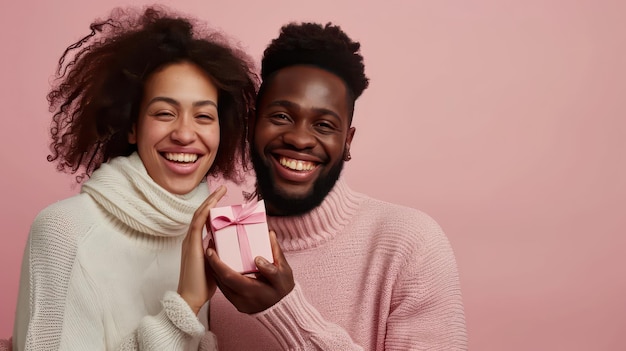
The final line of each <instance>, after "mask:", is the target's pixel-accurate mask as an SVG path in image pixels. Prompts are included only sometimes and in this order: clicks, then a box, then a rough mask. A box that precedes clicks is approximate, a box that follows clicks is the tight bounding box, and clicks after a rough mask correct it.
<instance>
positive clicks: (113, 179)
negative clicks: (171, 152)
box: [81, 152, 209, 237]
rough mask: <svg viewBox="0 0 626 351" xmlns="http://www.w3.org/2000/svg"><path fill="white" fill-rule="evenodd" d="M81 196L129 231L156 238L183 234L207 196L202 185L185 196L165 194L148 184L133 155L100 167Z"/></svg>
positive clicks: (206, 190) (152, 184)
mask: <svg viewBox="0 0 626 351" xmlns="http://www.w3.org/2000/svg"><path fill="white" fill-rule="evenodd" d="M81 192H82V193H87V194H89V195H90V196H91V197H92V198H93V199H94V201H96V202H97V203H98V204H99V205H100V206H102V208H104V210H105V211H106V212H108V213H109V214H110V215H111V216H113V217H115V218H116V219H118V220H119V221H120V222H122V223H123V224H125V225H126V226H128V227H129V228H131V229H132V230H135V231H138V232H140V233H145V234H149V235H154V236H160V237H173V236H180V235H183V234H186V232H187V228H188V227H189V224H190V223H191V219H192V217H193V214H194V212H195V210H196V209H197V208H198V207H199V206H200V204H201V203H202V201H204V200H205V199H206V198H207V196H208V195H209V189H208V186H207V184H206V183H204V182H203V183H200V185H198V187H196V188H195V189H194V190H192V191H191V192H190V193H188V194H185V195H176V194H172V193H170V192H168V191H167V190H165V189H163V188H162V187H161V186H160V185H158V184H157V183H155V182H154V180H152V178H151V177H150V176H149V175H148V172H147V171H146V168H145V167H144V165H143V162H142V161H141V158H139V155H138V154H137V153H136V152H135V153H133V154H131V155H130V156H128V157H123V156H122V157H116V158H113V159H112V160H110V161H108V162H106V163H103V164H102V165H101V166H100V168H98V169H97V170H96V171H94V172H93V174H92V175H91V177H90V178H89V180H87V181H86V182H85V183H84V184H83V186H82V188H81Z"/></svg>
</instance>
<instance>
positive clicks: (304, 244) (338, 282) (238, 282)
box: [207, 23, 467, 350]
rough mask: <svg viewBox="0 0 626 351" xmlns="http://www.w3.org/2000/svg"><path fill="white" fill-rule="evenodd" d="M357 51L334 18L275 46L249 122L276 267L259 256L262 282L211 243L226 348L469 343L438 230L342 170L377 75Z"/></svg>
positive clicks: (296, 29) (214, 326) (215, 311)
mask: <svg viewBox="0 0 626 351" xmlns="http://www.w3.org/2000/svg"><path fill="white" fill-rule="evenodd" d="M359 48H360V44H359V43H357V42H354V41H352V40H351V39H350V38H349V37H348V36H347V35H346V34H345V33H344V32H343V31H342V30H341V29H340V28H339V27H337V26H333V25H331V24H327V25H326V26H321V25H318V24H313V23H304V24H289V25H287V26H284V27H283V28H282V29H281V33H280V35H279V37H278V38H276V39H274V40H273V41H272V43H271V44H270V45H269V47H268V48H267V49H266V50H265V52H264V57H263V60H262V70H261V77H262V79H263V83H262V85H261V88H260V91H259V95H258V101H257V115H256V118H255V119H254V120H253V121H251V123H250V129H249V130H250V133H251V135H250V145H251V153H252V160H253V164H254V168H255V171H256V174H257V190H258V193H259V195H260V197H262V198H263V199H264V200H265V203H266V207H267V213H268V224H269V227H270V230H271V233H270V237H271V240H272V244H273V253H274V263H273V264H272V263H269V262H267V261H266V260H264V259H262V258H260V257H257V259H256V261H255V262H256V264H257V266H258V268H259V271H260V274H258V276H257V279H254V278H250V277H246V276H242V275H240V274H237V273H236V272H234V271H232V270H231V269H230V268H228V267H226V266H225V265H224V264H223V263H222V262H221V261H220V260H219V258H218V257H217V255H215V253H214V251H212V249H209V250H208V251H207V259H208V263H209V266H210V268H211V271H212V272H213V275H214V277H215V279H216V282H217V284H218V286H219V287H220V290H221V292H222V294H223V295H222V294H220V293H216V294H215V296H214V298H213V299H212V300H211V304H210V319H211V320H210V328H211V330H212V331H213V332H214V333H215V334H216V335H217V338H218V344H219V347H220V350H253V349H254V350H278V349H290V350H385V349H387V350H392V349H393V350H464V349H466V348H467V337H466V330H465V319H464V312H463V304H462V299H461V292H460V288H459V278H458V273H457V268H456V262H455V259H454V254H453V252H452V249H451V247H450V244H449V242H448V240H447V239H446V237H445V235H444V234H443V232H442V231H441V229H440V227H439V226H438V225H437V223H436V222H435V221H434V220H433V219H431V218H430V217H428V216H427V215H426V214H424V213H422V212H419V211H417V210H414V209H410V208H406V207H402V206H399V205H394V204H389V203H385V202H382V201H378V200H375V199H372V198H369V197H367V196H366V195H363V194H360V193H357V192H354V191H352V190H351V189H350V188H349V187H348V185H347V184H346V182H345V181H344V180H343V179H341V178H340V175H341V170H342V167H343V164H344V162H345V161H349V160H350V159H351V155H350V145H351V142H352V139H353V137H354V135H355V128H354V127H353V126H352V115H353V112H354V103H355V100H356V99H357V98H358V97H359V96H360V95H361V93H362V92H363V90H364V89H366V88H367V85H368V79H367V78H366V76H365V74H364V66H363V58H362V56H361V55H360V53H359ZM281 248H282V249H281ZM236 310H239V311H240V312H243V313H239V312H237V311H236Z"/></svg>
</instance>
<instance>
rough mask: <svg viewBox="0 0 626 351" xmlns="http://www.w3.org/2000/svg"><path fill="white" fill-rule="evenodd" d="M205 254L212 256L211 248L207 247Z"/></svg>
mask: <svg viewBox="0 0 626 351" xmlns="http://www.w3.org/2000/svg"><path fill="white" fill-rule="evenodd" d="M206 255H207V256H208V257H211V256H213V250H212V249H211V248H208V249H207V250H206Z"/></svg>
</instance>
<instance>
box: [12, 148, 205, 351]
mask: <svg viewBox="0 0 626 351" xmlns="http://www.w3.org/2000/svg"><path fill="white" fill-rule="evenodd" d="M208 194H209V192H208V187H207V186H206V184H200V186H198V187H197V188H196V189H194V190H193V191H192V192H191V193H189V194H186V195H184V196H179V195H174V194H171V193H169V192H167V191H166V190H164V189H163V188H161V187H160V186H159V185H158V184H156V183H155V182H154V181H153V180H152V179H151V178H150V177H149V176H148V174H147V172H146V170H145V168H144V166H143V163H142V162H141V159H140V158H139V156H138V155H137V154H136V153H135V154H132V155H131V156H129V157H118V158H115V159H113V160H111V161H110V162H108V163H105V164H103V165H102V166H101V167H100V168H99V169H98V170H96V171H95V172H94V173H93V175H92V177H91V178H90V179H89V180H87V181H86V182H85V183H84V184H83V187H82V189H81V194H79V195H76V196H73V197H71V198H69V199H65V200H62V201H59V202H57V203H55V204H53V205H51V206H48V207H47V208H46V209H44V210H43V211H41V212H40V213H39V215H38V216H37V218H36V219H35V221H34V223H33V225H32V227H31V231H30V234H29V238H28V242H27V246H26V250H25V253H24V258H23V262H22V275H21V280H20V291H19V298H18V306H17V313H16V319H15V327H14V336H13V344H14V351H17V350H46V351H49V350H185V349H186V348H187V347H190V346H191V347H193V345H194V344H195V345H196V346H195V347H196V349H197V344H198V343H199V342H200V338H201V337H202V336H203V334H204V331H205V330H206V328H205V326H204V325H202V324H201V323H200V321H199V320H198V318H197V317H196V316H195V315H194V314H193V312H192V310H191V309H190V308H189V306H188V305H187V304H186V302H185V301H184V300H183V299H182V298H180V296H178V294H176V293H175V292H174V291H176V289H177V286H178V277H179V273H180V257H181V245H182V240H183V239H184V236H185V234H186V233H187V228H188V226H189V223H190V221H191V218H192V217H193V213H194V212H195V210H196V208H197V207H198V206H199V205H200V204H201V203H202V201H204V199H206V197H207V196H208ZM208 340H212V336H211V335H209V338H208ZM206 344H207V347H209V349H212V348H213V347H214V346H215V345H212V346H211V345H209V344H208V343H206Z"/></svg>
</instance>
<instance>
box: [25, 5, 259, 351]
mask: <svg viewBox="0 0 626 351" xmlns="http://www.w3.org/2000/svg"><path fill="white" fill-rule="evenodd" d="M91 29H92V32H91V34H89V35H87V36H86V37H85V38H83V39H82V40H80V41H79V42H77V43H75V44H74V45H71V46H70V47H69V48H67V49H66V50H65V53H64V54H63V55H62V57H61V59H60V60H59V67H58V75H59V83H58V84H57V85H56V86H55V87H54V88H53V89H52V91H51V92H50V93H49V95H48V100H49V102H50V108H51V110H52V111H54V117H53V122H52V127H51V134H52V139H53V142H52V144H51V151H52V154H51V155H50V156H49V157H48V160H49V161H51V162H56V163H57V165H58V169H59V170H62V171H68V172H71V173H73V174H76V172H78V177H77V180H78V181H79V182H80V181H82V180H84V179H87V180H86V181H84V183H83V185H82V188H81V192H80V194H78V195H76V196H74V197H71V198H69V199H65V200H63V201H60V202H58V203H55V204H53V205H51V206H49V207H47V208H46V209H44V210H43V211H42V212H41V213H40V214H39V215H38V216H37V218H36V219H35V221H34V223H33V225H32V227H31V231H30V235H29V239H28V243H27V246H26V250H25V254H24V259H23V263H22V275H21V282H20V292H19V301H18V306H17V314H16V320H15V329H14V335H13V349H14V350H57V349H61V350H157V349H158V350H183V349H198V348H199V349H213V348H216V345H215V341H214V338H213V335H212V334H211V333H210V332H208V331H207V330H206V328H205V326H206V325H207V324H206V323H201V322H200V319H204V320H206V313H200V314H199V311H200V308H201V307H202V306H203V305H204V304H205V303H206V302H207V301H208V300H209V299H210V297H211V296H212V294H213V293H214V292H215V283H214V282H213V280H212V279H211V278H210V277H207V275H205V271H204V269H205V267H204V256H203V254H204V252H203V249H202V229H203V226H204V223H205V222H206V218H207V216H208V212H209V210H210V208H212V207H213V206H215V204H216V203H217V201H218V200H219V199H220V198H221V197H222V196H223V195H224V193H225V189H224V187H220V188H218V189H217V190H216V191H214V192H213V193H212V194H211V195H210V196H209V190H208V186H207V184H205V183H204V182H203V180H204V179H205V178H206V177H207V175H211V176H215V177H222V178H224V179H229V180H233V181H235V182H237V181H239V180H241V174H240V173H239V172H240V171H241V170H245V167H246V165H247V160H246V152H245V151H246V150H245V125H246V121H247V118H248V117H249V116H250V115H251V113H252V112H253V108H252V106H253V105H254V96H255V93H256V88H257V85H258V84H257V83H258V82H257V77H256V75H255V74H254V69H253V65H252V64H251V63H250V62H251V60H250V59H249V57H248V56H246V55H245V54H244V53H243V52H242V51H241V50H239V49H236V48H234V47H233V46H231V45H229V44H228V42H227V40H225V39H224V38H223V37H222V36H221V35H219V34H218V33H214V32H210V31H207V30H205V29H203V28H202V27H201V25H200V24H198V23H194V22H193V21H192V20H190V19H185V18H182V17H178V16H175V15H171V14H168V13H167V11H164V10H162V9H157V8H148V9H147V10H145V11H143V12H142V11H139V10H136V9H135V10H134V9H116V10H114V11H113V12H112V13H111V16H110V18H108V19H106V20H103V21H97V22H95V23H93V24H92V25H91ZM70 55H73V56H70ZM242 167H243V168H242ZM194 213H195V214H194ZM181 252H182V255H181ZM197 315H198V316H199V317H196V316H197Z"/></svg>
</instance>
